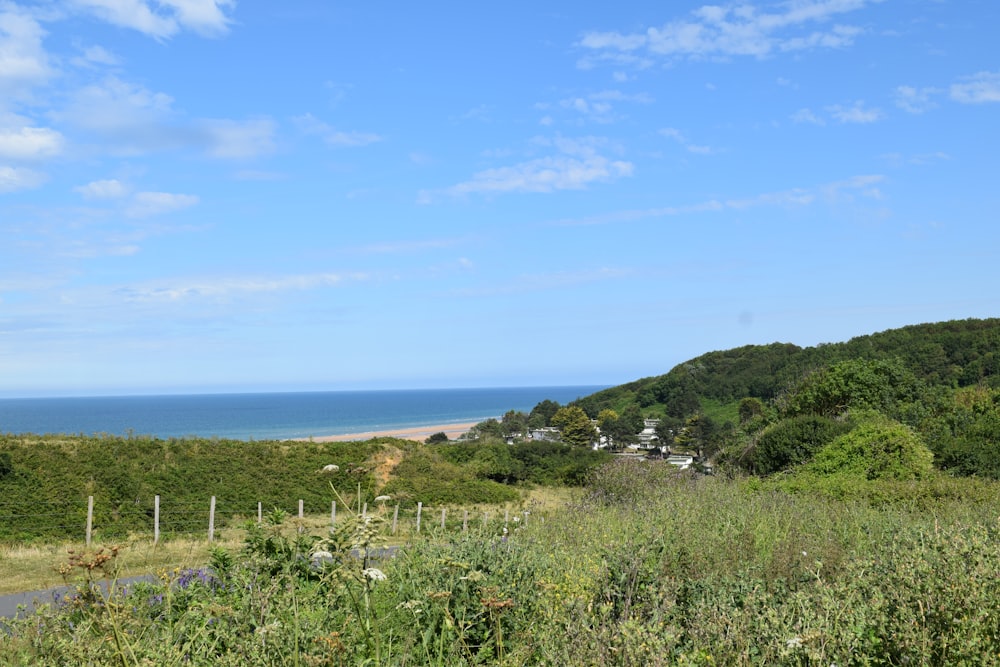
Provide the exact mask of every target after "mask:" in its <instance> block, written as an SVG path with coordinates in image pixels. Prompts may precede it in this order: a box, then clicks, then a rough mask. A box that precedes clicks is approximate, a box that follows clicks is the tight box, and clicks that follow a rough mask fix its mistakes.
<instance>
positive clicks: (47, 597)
mask: <svg viewBox="0 0 1000 667" xmlns="http://www.w3.org/2000/svg"><path fill="white" fill-rule="evenodd" d="M398 550H399V547H383V548H381V549H375V550H373V551H372V554H371V557H372V558H374V559H376V560H378V559H380V558H392V557H393V556H395V555H396V552H397V551H398ZM352 555H353V556H354V557H355V558H360V557H361V554H360V553H357V552H354V553H352ZM155 579H156V578H155V577H154V576H153V575H144V576H140V577H126V578H124V579H119V580H118V583H119V584H122V585H127V584H131V583H134V582H136V581H155ZM108 583H109V582H107V581H104V582H101V585H102V586H103V587H104V590H105V592H107V590H108ZM74 590H76V589H75V588H74V587H71V586H59V587H57V588H50V589H48V590H44V591H29V592H27V593H14V594H12V595H0V618H15V617H18V616H25V615H26V614H30V613H31V612H32V611H33V610H34V609H35V607H36V606H37V605H42V604H52V602H55V601H56V600H59V599H61V598H62V597H63V596H65V595H66V594H67V593H70V592H72V591H74Z"/></svg>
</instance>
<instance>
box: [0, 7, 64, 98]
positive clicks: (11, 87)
mask: <svg viewBox="0 0 1000 667" xmlns="http://www.w3.org/2000/svg"><path fill="white" fill-rule="evenodd" d="M44 35H45V31H44V30H42V27H41V26H40V25H39V24H38V21H36V20H35V19H34V18H33V17H32V16H30V15H29V14H28V13H26V12H24V11H21V10H20V9H19V8H18V6H17V5H11V4H9V3H2V4H0V95H4V94H7V95H13V94H15V93H22V92H24V90H26V89H28V88H30V87H32V86H34V85H37V84H39V83H42V82H44V81H46V80H47V79H49V78H50V77H51V76H52V75H53V74H54V71H53V69H52V67H51V66H50V65H49V60H48V56H47V55H46V53H45V49H44V48H42V37H43V36H44ZM2 105H3V101H2V100H0V106H2Z"/></svg>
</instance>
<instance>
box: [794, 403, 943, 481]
mask: <svg viewBox="0 0 1000 667" xmlns="http://www.w3.org/2000/svg"><path fill="white" fill-rule="evenodd" d="M933 459H934V455H933V454H932V453H931V451H930V450H929V449H928V448H927V445H925V444H924V443H923V441H922V440H921V439H920V437H919V436H918V435H917V434H916V433H914V432H913V430H912V429H910V428H909V427H908V426H905V425H903V424H900V423H898V422H893V421H891V420H889V419H887V418H884V417H880V416H878V415H872V416H869V417H867V418H866V419H864V420H863V421H861V423H859V424H858V425H857V426H855V427H854V428H853V429H851V431H850V432H848V433H846V434H844V435H842V436H839V437H838V438H836V439H835V440H833V442H831V443H830V444H828V445H826V446H825V447H823V448H822V449H820V450H819V451H818V452H817V453H816V456H815V457H813V460H812V461H811V462H810V463H807V464H806V465H805V466H804V470H805V471H806V472H807V473H814V474H818V475H837V476H847V477H854V478H860V479H866V480H883V479H884V480H896V481H907V480H919V479H924V478H926V477H928V476H930V474H931V470H932V469H933Z"/></svg>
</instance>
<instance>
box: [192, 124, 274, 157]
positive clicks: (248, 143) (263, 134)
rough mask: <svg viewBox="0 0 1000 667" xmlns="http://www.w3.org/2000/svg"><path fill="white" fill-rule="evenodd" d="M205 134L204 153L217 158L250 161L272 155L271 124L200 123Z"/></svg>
mask: <svg viewBox="0 0 1000 667" xmlns="http://www.w3.org/2000/svg"><path fill="white" fill-rule="evenodd" d="M199 125H200V127H201V128H202V129H203V130H204V131H205V133H206V134H207V141H206V152H207V153H208V155H210V156H211V157H217V158H237V159H239V158H250V157H257V156H258V155H265V154H267V153H271V152H272V151H274V133H275V125H274V121H272V120H270V119H268V118H259V119H255V120H248V121H235V120H204V121H201V122H200V123H199Z"/></svg>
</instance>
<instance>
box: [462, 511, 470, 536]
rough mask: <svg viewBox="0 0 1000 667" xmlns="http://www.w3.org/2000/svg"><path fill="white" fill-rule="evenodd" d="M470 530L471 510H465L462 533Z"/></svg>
mask: <svg viewBox="0 0 1000 667" xmlns="http://www.w3.org/2000/svg"><path fill="white" fill-rule="evenodd" d="M468 530H469V510H464V511H463V513H462V532H463V533H464V532H466V531H468Z"/></svg>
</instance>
